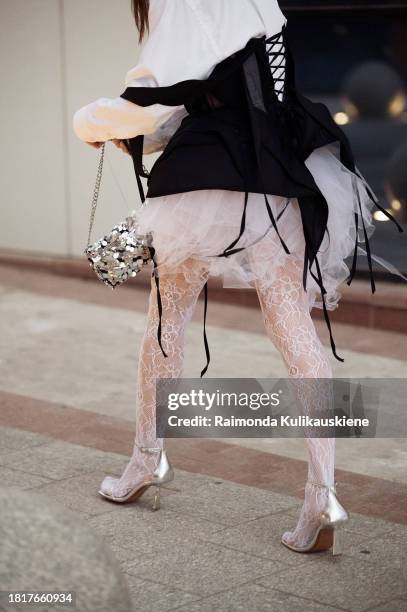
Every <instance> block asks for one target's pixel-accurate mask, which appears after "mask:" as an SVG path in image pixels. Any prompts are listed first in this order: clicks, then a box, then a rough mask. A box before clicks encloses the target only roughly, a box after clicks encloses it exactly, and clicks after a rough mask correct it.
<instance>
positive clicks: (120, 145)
mask: <svg viewBox="0 0 407 612" xmlns="http://www.w3.org/2000/svg"><path fill="white" fill-rule="evenodd" d="M111 142H112V143H113V144H114V145H115V146H116V147H117V148H118V149H120V150H121V151H123V153H127V155H130V154H129V150H128V148H127V147H126V145H125V144H124V142H123V140H118V139H117V138H114V139H113V140H112V141H111Z"/></svg>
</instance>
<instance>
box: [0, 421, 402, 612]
mask: <svg viewBox="0 0 407 612" xmlns="http://www.w3.org/2000/svg"><path fill="white" fill-rule="evenodd" d="M17 444H18V446H19V447H20V450H17V449H16V445H17ZM0 445H1V448H2V452H1V455H0V482H1V483H2V486H4V485H7V487H8V488H9V490H11V491H13V490H14V491H20V490H25V491H26V492H28V493H30V492H35V494H36V495H37V496H40V497H41V499H43V503H44V508H48V507H49V506H50V504H51V505H55V504H56V505H57V506H58V507H60V509H61V516H62V515H63V513H64V511H65V509H69V511H70V512H71V513H73V514H74V515H75V516H76V517H77V520H78V524H79V523H80V522H81V521H84V522H86V524H87V525H88V528H89V530H90V531H89V533H93V534H95V536H96V538H97V539H98V540H99V541H100V543H101V545H103V546H106V547H107V548H108V549H109V551H110V552H109V555H110V554H111V555H112V556H113V557H114V558H115V559H116V561H117V566H118V567H119V568H120V571H121V575H122V576H123V578H124V580H125V583H126V584H127V586H128V589H129V592H130V597H131V601H132V606H133V608H132V609H133V610H142V611H143V612H144V611H145V612H153V611H156V610H157V611H159V610H160V611H165V610H178V609H180V610H185V611H187V610H188V611H190V610H192V611H200V612H201V611H205V612H206V611H212V610H213V611H215V610H216V611H217V612H218V611H219V610H221V611H222V612H223V611H235V610H242V611H249V610H250V611H251V610H253V611H257V610H258V611H263V610H271V611H277V612H279V611H290V612H291V610H294V611H296V610H306V611H308V610H313V611H314V610H315V611H321V612H322V611H327V612H329V611H330V610H349V611H352V612H353V611H354V612H364V611H367V610H377V611H381V610H383V611H384V610H386V611H387V610H388V611H389V612H393V611H394V610H396V611H397V610H401V609H405V607H403V605H404V606H407V552H406V550H407V548H406V544H407V528H406V526H404V525H399V524H394V523H391V522H388V521H385V520H383V519H378V518H377V519H376V518H372V517H366V516H364V515H359V514H352V516H351V521H350V522H349V524H348V525H347V526H346V528H345V531H344V554H343V555H342V556H341V557H336V558H335V557H332V555H331V554H330V553H320V554H315V555H300V554H296V553H293V552H291V551H289V550H287V549H286V548H284V547H283V546H282V545H281V544H280V537H281V535H282V533H283V532H284V531H285V530H286V529H289V528H290V527H292V526H294V525H295V521H296V517H297V514H298V511H299V508H300V502H299V500H298V499H297V498H293V497H290V496H287V495H281V494H277V493H274V492H270V491H264V490H262V489H258V488H256V487H249V486H245V485H239V484H235V483H232V482H229V481H226V480H221V479H217V478H216V479H215V478H211V477H208V476H203V475H201V474H191V473H189V472H186V471H182V470H176V478H175V480H174V481H173V482H172V483H170V485H169V486H168V487H166V489H165V490H164V493H163V499H162V508H161V510H160V511H159V512H152V511H151V508H150V502H151V495H150V494H149V493H146V495H145V496H143V497H142V498H141V499H140V500H139V502H138V503H136V504H129V505H125V506H119V505H115V504H112V503H110V502H108V501H107V500H105V499H102V498H101V497H100V496H99V495H98V494H97V489H98V485H99V484H100V481H101V479H102V478H103V476H104V474H105V473H110V474H113V475H114V474H116V475H120V473H121V471H122V469H123V467H124V465H125V464H126V461H127V458H126V457H124V456H122V455H118V454H114V453H106V452H102V451H99V450H94V449H90V448H84V447H82V446H80V445H75V444H70V443H67V442H62V441H55V440H53V439H50V438H47V437H46V436H42V435H41V436H40V435H38V436H37V435H36V434H32V433H30V432H24V431H22V430H13V429H12V428H5V427H3V428H1V429H0ZM3 490H4V489H3ZM45 515H46V513H45ZM43 529H44V530H46V529H47V523H46V520H45V519H44V523H43ZM73 558H74V555H73ZM0 559H1V552H0ZM26 561H27V559H26ZM27 563H28V561H27ZM37 563H38V561H37ZM94 563H95V561H94ZM96 563H97V562H96ZM2 576H3V580H2V577H1V576H0V583H1V588H2V589H3V590H4V589H7V588H13V586H15V585H10V584H4V582H3V581H4V573H3V574H2ZM84 580H85V581H86V575H84ZM33 586H34V585H31V588H33ZM93 588H94V585H93ZM37 609H38V608H37ZM89 609H90V610H92V609H93V608H92V607H89ZM96 609H97V608H95V610H96Z"/></svg>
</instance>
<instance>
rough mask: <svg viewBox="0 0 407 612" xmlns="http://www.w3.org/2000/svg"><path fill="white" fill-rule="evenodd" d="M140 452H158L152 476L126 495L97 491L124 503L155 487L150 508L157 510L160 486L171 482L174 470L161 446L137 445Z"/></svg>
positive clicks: (107, 497)
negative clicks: (156, 463) (118, 495)
mask: <svg viewBox="0 0 407 612" xmlns="http://www.w3.org/2000/svg"><path fill="white" fill-rule="evenodd" d="M138 448H139V449H140V451H141V452H142V453H159V455H160V457H159V460H158V465H157V467H156V468H155V470H154V472H153V474H152V477H151V478H149V479H148V480H144V481H142V482H140V483H138V484H137V485H136V486H135V487H134V488H133V489H131V490H130V491H129V492H128V493H126V495H124V496H122V497H116V496H115V495H113V494H109V493H107V492H106V491H102V490H100V491H99V494H100V495H102V497H105V498H106V499H109V500H110V501H114V502H116V503H120V504H124V503H129V502H134V501H136V500H137V499H138V498H139V497H141V496H142V495H143V493H145V492H146V491H147V489H149V488H150V487H156V490H155V495H154V498H153V503H152V507H151V509H152V510H159V509H160V507H161V504H160V487H162V486H163V485H164V484H166V483H167V482H171V480H173V479H174V471H173V469H172V466H171V464H170V461H169V459H168V457H167V453H166V452H165V450H163V449H162V448H154V447H147V446H139V447H138Z"/></svg>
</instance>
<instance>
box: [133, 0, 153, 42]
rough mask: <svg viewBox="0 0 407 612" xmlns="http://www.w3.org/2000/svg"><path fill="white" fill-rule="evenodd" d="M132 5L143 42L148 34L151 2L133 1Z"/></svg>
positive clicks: (143, 0)
mask: <svg viewBox="0 0 407 612" xmlns="http://www.w3.org/2000/svg"><path fill="white" fill-rule="evenodd" d="M131 5H132V9H133V14H134V19H135V21H136V26H137V29H138V31H139V35H140V42H141V41H142V40H143V37H144V35H145V33H146V32H148V11H149V8H150V0H132V1H131Z"/></svg>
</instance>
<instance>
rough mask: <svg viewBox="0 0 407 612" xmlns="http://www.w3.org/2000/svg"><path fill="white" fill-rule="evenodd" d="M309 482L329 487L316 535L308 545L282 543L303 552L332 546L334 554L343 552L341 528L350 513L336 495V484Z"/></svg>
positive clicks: (325, 487)
mask: <svg viewBox="0 0 407 612" xmlns="http://www.w3.org/2000/svg"><path fill="white" fill-rule="evenodd" d="M308 484H311V485H314V486H315V487H320V488H322V489H327V491H328V497H327V500H326V505H325V508H324V510H323V511H322V512H321V517H320V524H319V525H318V527H317V529H316V532H315V534H314V537H313V538H312V540H311V542H310V543H309V544H307V545H306V546H301V547H298V546H293V545H291V544H288V542H285V541H284V540H283V539H282V540H281V543H282V544H284V546H286V547H287V548H289V549H290V550H294V551H295V552H301V553H310V552H317V551H324V550H329V549H330V548H332V554H333V555H340V554H342V546H341V540H340V536H339V531H340V528H341V527H342V526H343V524H344V523H346V521H348V520H349V515H348V513H347V512H346V510H345V508H343V506H341V504H340V503H339V501H338V498H337V497H336V488H335V486H328V485H322V484H319V483H317V482H309V483H308Z"/></svg>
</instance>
